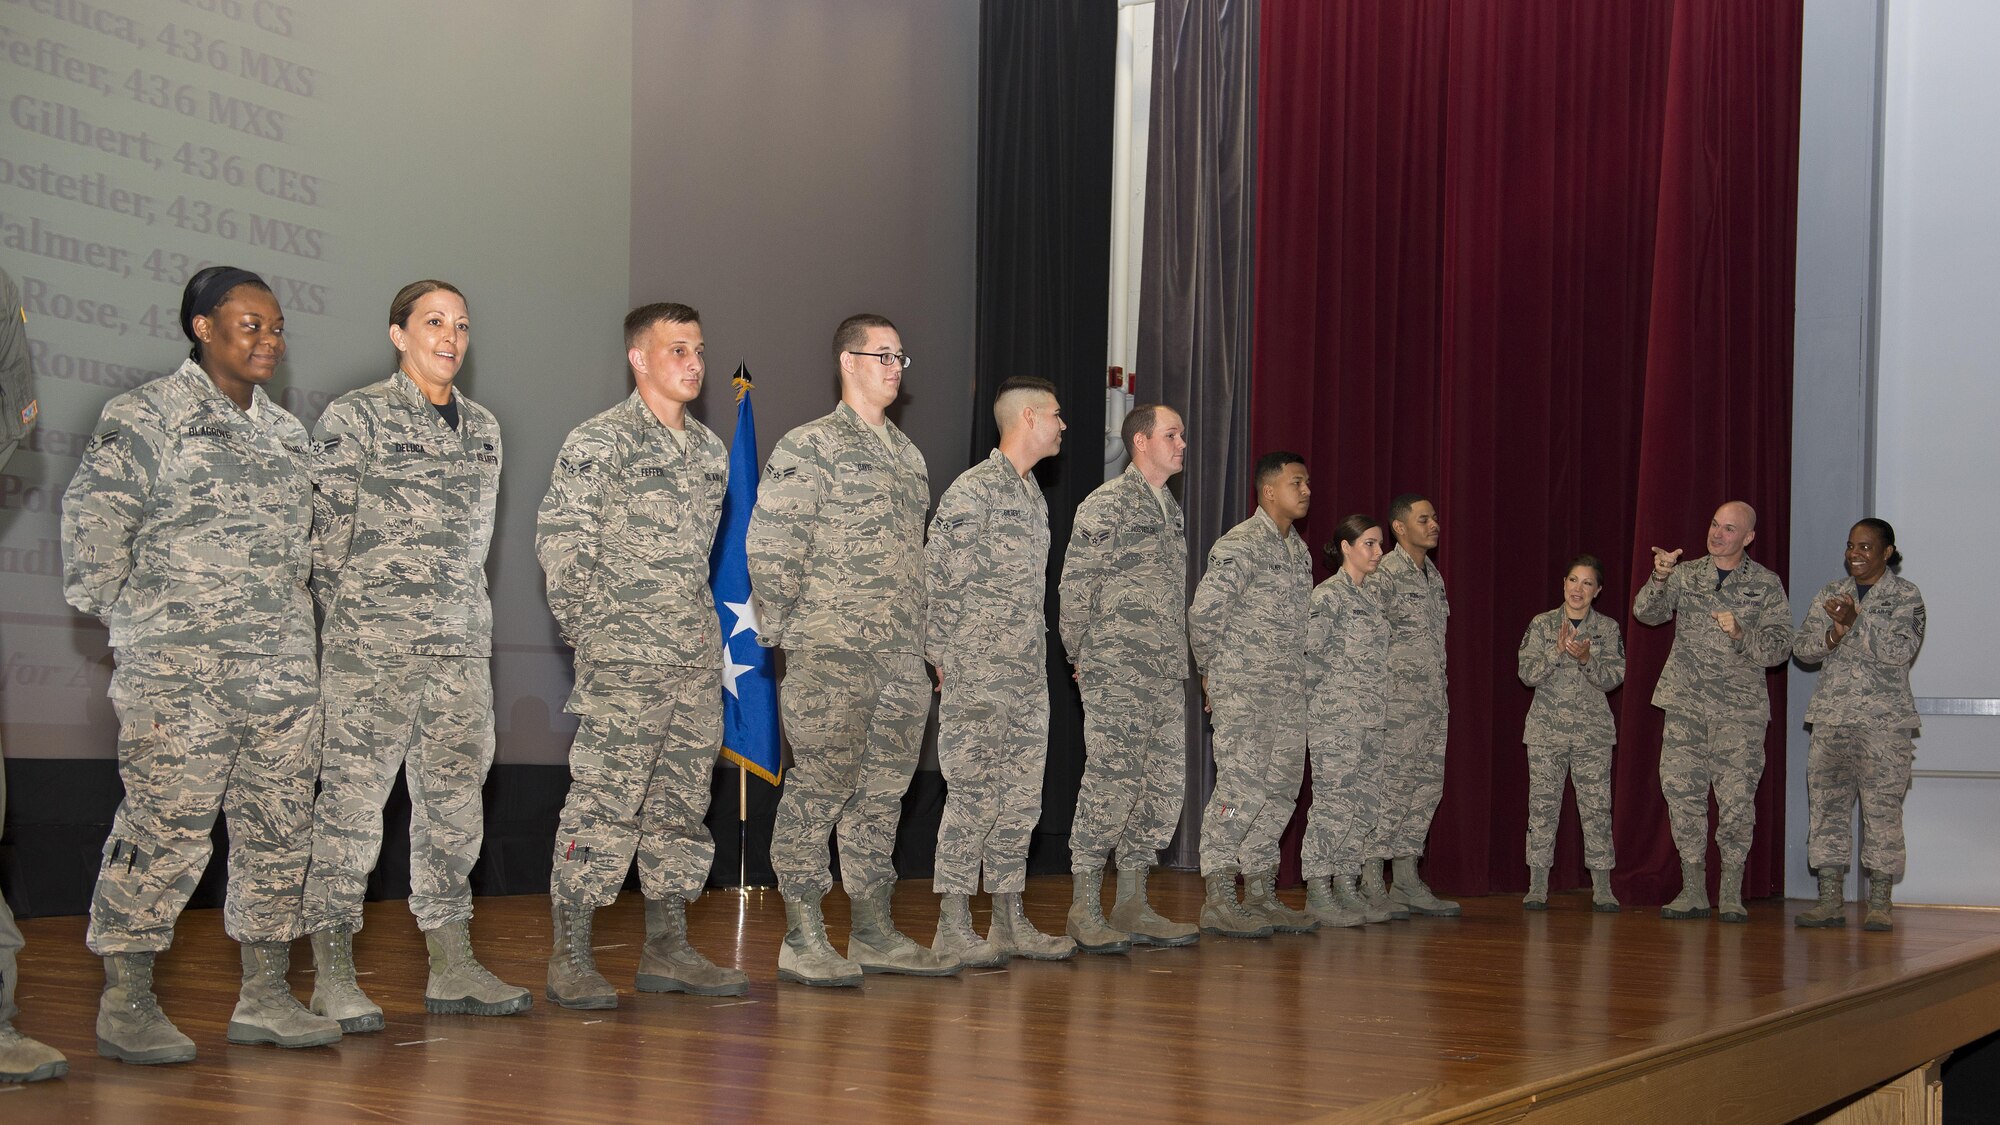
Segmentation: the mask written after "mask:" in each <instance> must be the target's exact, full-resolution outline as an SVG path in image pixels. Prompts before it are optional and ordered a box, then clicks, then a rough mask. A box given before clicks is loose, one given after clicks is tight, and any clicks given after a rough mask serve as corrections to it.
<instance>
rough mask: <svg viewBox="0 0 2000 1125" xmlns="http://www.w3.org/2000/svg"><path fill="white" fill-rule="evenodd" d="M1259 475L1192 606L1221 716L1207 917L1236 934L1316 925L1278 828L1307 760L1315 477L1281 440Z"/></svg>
mask: <svg viewBox="0 0 2000 1125" xmlns="http://www.w3.org/2000/svg"><path fill="white" fill-rule="evenodd" d="M1256 482H1257V511H1256V513H1255V514H1253V515H1252V516H1251V517H1250V518H1249V519H1247V520H1244V521H1243V522H1242V523H1239V524H1237V525H1236V526H1235V527H1232V528H1230V529H1229V530H1228V531H1227V532H1225V533H1224V534H1223V536H1222V538H1220V539H1217V540H1216V541H1215V546H1214V547H1213V548H1211V549H1210V551H1209V553H1208V569H1207V571H1206V572H1204V573H1203V574H1202V576H1201V584H1200V585H1199V586H1196V587H1195V592H1194V604H1193V605H1192V606H1191V607H1189V609H1188V640H1189V642H1190V644H1191V646H1192V647H1193V650H1194V661H1195V665H1196V667H1198V668H1200V669H1201V674H1202V690H1203V692H1204V693H1205V694H1206V695H1207V698H1208V705H1209V708H1210V712H1211V714H1212V716H1213V718H1212V720H1211V721H1212V722H1213V723H1214V728H1215V789H1214V791H1213V792H1212V793H1211V794H1210V796H1209V800H1208V808H1207V810H1206V811H1205V812H1203V814H1202V822H1201V874H1202V878H1203V880H1204V881H1205V882H1206V883H1207V885H1208V888H1207V889H1208V895H1207V899H1206V901H1204V902H1203V903H1202V907H1201V928H1202V932H1203V933H1210V934H1220V935H1225V936H1229V937H1268V936H1270V934H1271V931H1272V930H1274V929H1275V930H1282V931H1284V932H1286V933H1309V932H1311V931H1312V930H1314V929H1317V928H1318V926H1319V922H1318V921H1317V920H1316V919H1314V918H1313V917H1312V916H1310V915H1307V914H1304V913H1301V912H1299V911H1296V910H1293V909H1291V908H1290V907H1288V906H1286V905H1285V904H1284V903H1282V902H1280V901H1278V898H1277V895H1276V893H1275V891H1276V887H1277V881H1278V837H1279V835H1280V834H1282V833H1283V832H1284V830H1285V825H1286V824H1287V823H1288V822H1289V821H1290V820H1291V819H1292V811H1293V808H1294V806H1295V805H1296V804H1297V802H1298V796H1299V781H1300V779H1301V778H1302V777H1303V776H1304V774H1305V768H1306V710H1307V705H1308V684H1307V678H1308V672H1309V669H1308V666H1307V663H1306V651H1305V650H1306V642H1307V638H1308V635H1309V632H1310V627H1309V624H1310V618H1311V614H1312V589H1313V580H1312V553H1311V551H1309V550H1308V549H1307V548H1306V544H1305V540H1303V539H1301V538H1299V532H1298V529H1297V527H1295V526H1294V524H1296V523H1297V521H1299V520H1301V519H1304V518H1305V515H1306V512H1307V510H1308V509H1309V508H1310V507H1311V501H1312V486H1311V480H1310V478H1309V476H1308V475H1307V473H1306V466H1305V461H1304V460H1303V459H1301V458H1300V457H1299V455H1298V454H1296V453H1284V452H1274V453H1267V454H1265V455H1264V456H1263V457H1261V458H1259V459H1258V461H1257V475H1256ZM1238 873H1241V874H1242V876H1243V902H1242V904H1241V905H1240V906H1239V905H1238V904H1237V901H1236V876H1237V874H1238Z"/></svg>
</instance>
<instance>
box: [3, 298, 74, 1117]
mask: <svg viewBox="0 0 2000 1125" xmlns="http://www.w3.org/2000/svg"><path fill="white" fill-rule="evenodd" d="M27 323H28V314H27V312H26V311H25V310H24V309H22V307H21V292H20V290H18V289H16V288H14V279H13V278H11V277H8V276H7V271H6V270H0V468H5V467H6V466H7V462H8V460H9V459H11V458H12V457H13V456H14V450H15V449H16V448H17V447H18V446H19V445H20V442H21V440H22V439H23V438H25V437H27V436H28V433H29V432H30V431H31V430H33V429H34V427H35V420H36V418H37V417H38V416H39V415H40V412H41V402H40V400H39V399H38V398H37V397H36V395H35V371H34V364H33V362H32V361H31V360H30V358H29V356H28V333H27V330H26V325H27ZM6 766H7V764H6V760H5V758H4V756H0V825H4V824H5V823H6V818H7V768H6ZM20 949H21V930H20V927H18V926H16V925H15V924H14V912H13V911H12V910H10V909H8V908H7V899H6V897H5V896H4V895H0V1082H40V1081H42V1080H43V1079H46V1078H60V1077H62V1076H63V1075H65V1074H67V1073H69V1060H68V1059H65V1058H63V1056H62V1052H60V1051H58V1050H56V1049H55V1048H54V1047H51V1046H49V1045H48V1044H46V1043H42V1042H39V1041H37V1040H34V1039H30V1038H28V1037H27V1036H25V1035H23V1034H21V1033H20V1032H19V1031H16V1030H15V1029H14V1017H15V1016H16V1015H18V1014H19V1012H20V1009H18V1008H16V1007H15V1006H14V988H15V984H16V981H15V979H14V975H15V964H16V960H15V958H16V955H17V954H18V953H19V952H20Z"/></svg>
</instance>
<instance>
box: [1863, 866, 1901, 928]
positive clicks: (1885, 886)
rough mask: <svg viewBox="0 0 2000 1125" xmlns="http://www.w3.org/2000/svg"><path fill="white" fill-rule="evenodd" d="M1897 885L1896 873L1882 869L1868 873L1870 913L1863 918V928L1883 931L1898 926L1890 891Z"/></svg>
mask: <svg viewBox="0 0 2000 1125" xmlns="http://www.w3.org/2000/svg"><path fill="white" fill-rule="evenodd" d="M1895 885H1896V877H1895V876H1894V875H1885V874H1883V873H1882V872H1880V871H1870V872H1869V873H1868V914H1867V916H1866V917H1864V918H1863V919H1862V920H1861V928H1862V929H1864V930H1867V931H1869V932H1870V933H1877V934H1879V933H1883V932H1885V931H1888V930H1893V929H1895V928H1896V922H1895V919H1894V918H1893V917H1892V916H1891V913H1890V912H1891V910H1892V909H1893V907H1891V906H1890V904H1889V893H1890V891H1891V890H1892V889H1893V888H1894V887H1895Z"/></svg>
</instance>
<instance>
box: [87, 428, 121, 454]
mask: <svg viewBox="0 0 2000 1125" xmlns="http://www.w3.org/2000/svg"><path fill="white" fill-rule="evenodd" d="M118 434H119V430H118V429H117V428H116V427H113V428H111V429H108V430H99V431H97V432H96V433H94V434H92V435H90V444H89V445H87V446H85V447H84V452H85V453H95V452H97V451H98V450H100V449H102V448H104V447H105V446H107V445H110V444H111V443H112V442H114V441H117V440H118Z"/></svg>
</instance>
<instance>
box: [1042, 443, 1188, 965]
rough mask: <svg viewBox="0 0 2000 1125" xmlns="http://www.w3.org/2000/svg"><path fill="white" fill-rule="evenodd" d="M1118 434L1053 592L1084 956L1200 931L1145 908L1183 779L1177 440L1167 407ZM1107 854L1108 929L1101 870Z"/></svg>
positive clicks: (1073, 929)
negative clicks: (1114, 871)
mask: <svg viewBox="0 0 2000 1125" xmlns="http://www.w3.org/2000/svg"><path fill="white" fill-rule="evenodd" d="M1122 436H1123V438H1124V441H1125V448H1126V452H1127V453H1128V455H1129V459H1130V462H1131V463H1130V464H1129V465H1127V466H1126V468H1125V471H1124V472H1123V473H1121V474H1120V475H1119V476H1117V477H1115V478H1114V479H1112V480H1109V481H1106V482H1105V483H1104V484H1102V485H1100V486H1099V487H1098V488H1097V489H1095V490H1094V491H1092V492H1091V494H1090V495H1089V496H1087V497H1085V498H1084V501H1083V503H1082V504H1080V505H1078V506H1077V509H1076V519H1075V522H1074V523H1073V524H1072V525H1071V529H1070V537H1069V549H1068V551H1067V552H1066V553H1065V554H1064V556H1063V570H1062V586H1061V603H1062V605H1061V617H1060V625H1061V629H1062V641H1063V647H1064V648H1065V649H1066V650H1067V651H1068V653H1069V659H1070V663H1071V665H1072V666H1073V667H1074V668H1075V670H1076V678H1077V686H1078V688H1079V690H1080V691H1081V694H1082V696H1083V742H1084V749H1085V760H1084V766H1083V782H1082V785H1081V786H1080V787H1079V789H1078V791H1077V795H1076V817H1075V820H1074V821H1073V822H1072V825H1071V828H1070V837H1069V851H1070V871H1071V875H1072V882H1073V886H1072V899H1071V903H1070V910H1069V919H1068V925H1067V932H1068V933H1069V936H1070V937H1072V938H1074V939H1076V942H1077V944H1078V945H1079V946H1081V947H1082V948H1084V949H1086V950H1089V951H1090V952H1093V953H1121V952H1124V951H1125V950H1127V949H1129V948H1130V947H1131V943H1132V942H1141V943H1145V944H1149V945H1186V944H1188V943H1190V942H1193V941H1195V940H1197V935H1198V933H1199V930H1198V929H1197V928H1196V927H1195V926H1192V925H1189V924H1188V923H1185V922H1173V921H1169V920H1168V919H1166V918H1163V917H1161V916H1160V915H1159V914H1158V913H1157V912H1155V911H1154V910H1153V908H1152V905H1151V904H1150V903H1149V902H1147V900H1146V876H1147V874H1148V872H1149V871H1150V870H1151V869H1152V866H1153V864H1154V863H1155V862H1156V861H1157V860H1158V859H1159V855H1160V849H1162V848H1164V847H1166V846H1167V845H1168V843H1170V842H1171V841H1172V840H1173V836H1174V828H1175V826H1176V825H1177V824H1178V823H1179V822H1180V815H1181V799H1182V792H1183V788H1184V778H1185V775H1186V773H1187V677H1188V648H1187V530H1186V523H1185V520H1184V519H1183V517H1182V515H1181V506H1180V502H1179V501H1177V500H1175V499H1174V494H1173V493H1172V492H1170V491H1168V489H1167V481H1168V480H1170V479H1172V477H1173V476H1174V474H1176V473H1178V472H1180V471H1181V465H1182V463H1183V461H1184V460H1185V459H1186V456H1187V435H1186V432H1185V427H1184V425H1183V423H1182V421H1181V417H1180V415H1179V414H1177V413H1175V412H1174V411H1173V409H1172V408H1170V407H1166V406H1161V405H1158V404H1148V405H1145V406H1141V407H1139V408H1137V409H1135V410H1134V411H1132V412H1131V413H1130V414H1128V415H1126V417H1125V424H1124V428H1123V431H1122ZM1114 851H1115V852H1116V862H1117V868H1118V890H1117V898H1116V900H1115V901H1114V903H1113V905H1112V907H1111V917H1110V920H1109V923H1108V924H1107V922H1106V919H1105V916H1104V903H1103V879H1104V860H1105V857H1106V856H1107V855H1109V854H1111V853H1112V852H1114Z"/></svg>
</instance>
